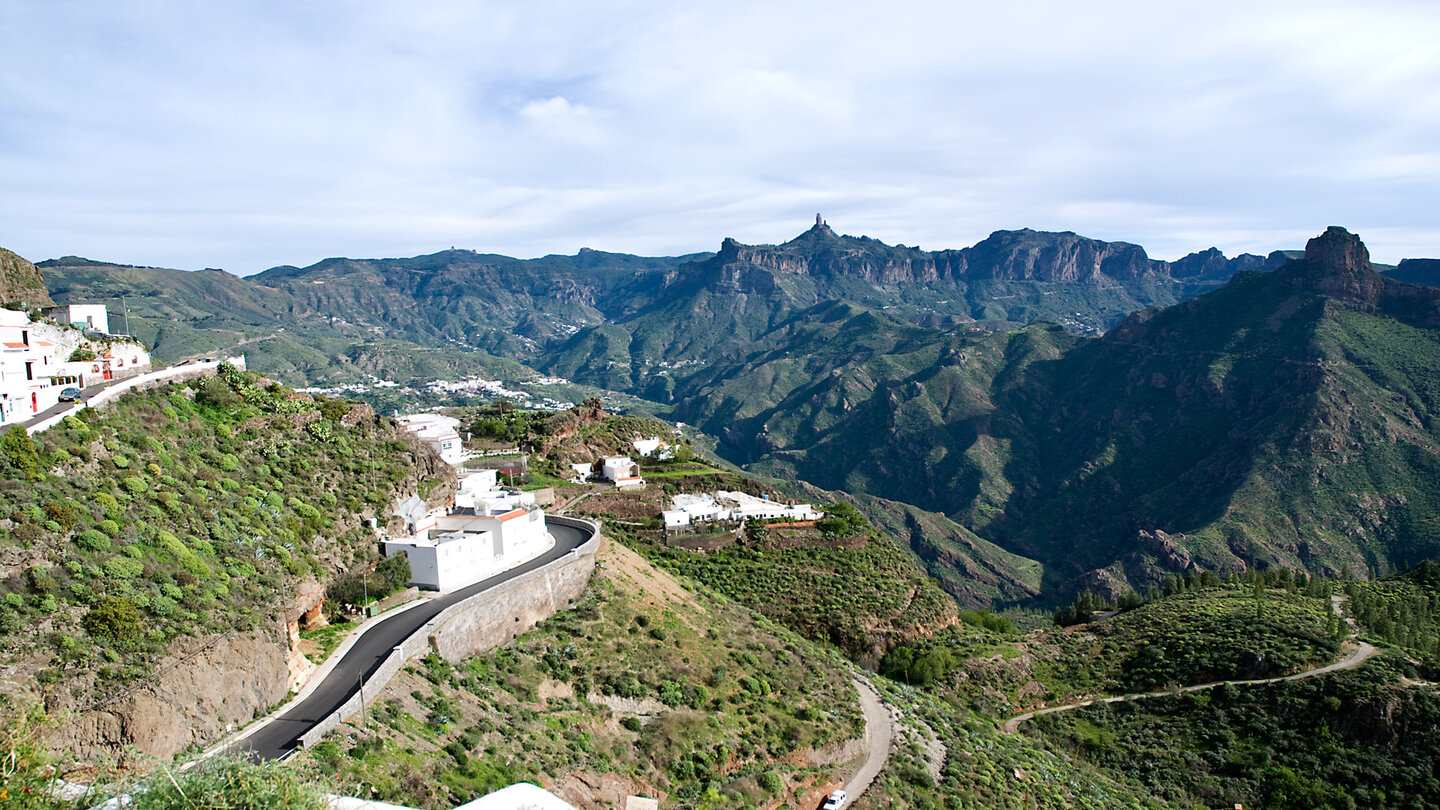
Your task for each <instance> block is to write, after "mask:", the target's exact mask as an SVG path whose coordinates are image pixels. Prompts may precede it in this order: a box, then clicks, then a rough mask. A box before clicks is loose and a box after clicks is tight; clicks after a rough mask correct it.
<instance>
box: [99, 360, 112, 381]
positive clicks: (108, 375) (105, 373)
mask: <svg viewBox="0 0 1440 810" xmlns="http://www.w3.org/2000/svg"><path fill="white" fill-rule="evenodd" d="M101 374H102V376H103V377H104V378H105V379H107V380H108V379H110V378H111V377H114V376H115V375H114V373H112V372H111V371H110V363H109V361H106V363H105V366H104V371H102V372H101Z"/></svg>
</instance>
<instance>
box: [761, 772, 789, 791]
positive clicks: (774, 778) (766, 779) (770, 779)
mask: <svg viewBox="0 0 1440 810" xmlns="http://www.w3.org/2000/svg"><path fill="white" fill-rule="evenodd" d="M760 787H762V788H764V789H765V792H766V793H779V792H780V789H781V788H783V787H785V781H784V780H783V779H781V778H780V774H778V773H775V772H774V771H766V772H764V773H762V774H760Z"/></svg>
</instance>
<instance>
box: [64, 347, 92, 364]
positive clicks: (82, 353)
mask: <svg viewBox="0 0 1440 810" xmlns="http://www.w3.org/2000/svg"><path fill="white" fill-rule="evenodd" d="M94 359H95V352H92V351H90V350H89V349H87V348H85V347H84V346H81V347H80V348H78V349H76V350H75V351H73V352H71V353H70V362H72V363H88V362H90V361H91V360H94Z"/></svg>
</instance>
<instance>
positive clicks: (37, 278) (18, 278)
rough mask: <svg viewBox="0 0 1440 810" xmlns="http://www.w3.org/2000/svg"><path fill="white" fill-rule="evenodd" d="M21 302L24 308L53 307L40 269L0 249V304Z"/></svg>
mask: <svg viewBox="0 0 1440 810" xmlns="http://www.w3.org/2000/svg"><path fill="white" fill-rule="evenodd" d="M11 302H23V303H24V304H25V306H26V307H28V308H30V309H35V308H36V307H48V306H53V305H54V303H55V302H53V301H51V300H50V293H49V292H47V291H46V290H45V279H44V278H43V277H41V275H40V268H38V267H36V266H35V265H33V264H31V263H30V262H29V261H27V260H25V259H24V258H22V257H20V256H18V255H16V254H14V253H11V252H10V251H8V250H6V249H4V248H0V303H11Z"/></svg>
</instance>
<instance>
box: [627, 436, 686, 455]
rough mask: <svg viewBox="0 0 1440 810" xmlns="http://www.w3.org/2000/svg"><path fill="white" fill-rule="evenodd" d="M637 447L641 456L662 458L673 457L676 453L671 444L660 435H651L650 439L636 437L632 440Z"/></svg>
mask: <svg viewBox="0 0 1440 810" xmlns="http://www.w3.org/2000/svg"><path fill="white" fill-rule="evenodd" d="M630 446H631V447H634V448H635V452H636V454H638V455H639V456H640V457H641V458H652V457H653V458H658V459H661V460H664V459H668V458H673V457H674V456H675V454H674V453H673V452H672V451H671V450H670V445H669V443H667V442H666V441H665V440H664V439H661V438H660V437H659V436H651V437H650V438H648V439H636V440H634V441H632V442H630Z"/></svg>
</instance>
